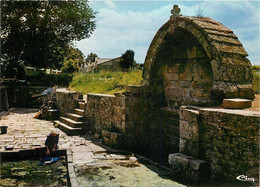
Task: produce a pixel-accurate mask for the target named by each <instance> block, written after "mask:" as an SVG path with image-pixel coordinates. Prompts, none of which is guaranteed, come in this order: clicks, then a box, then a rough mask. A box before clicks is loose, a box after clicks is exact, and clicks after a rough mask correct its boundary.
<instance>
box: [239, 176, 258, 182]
mask: <svg viewBox="0 0 260 187" xmlns="http://www.w3.org/2000/svg"><path fill="white" fill-rule="evenodd" d="M236 179H237V180H240V181H246V182H249V181H252V182H255V179H254V178H249V177H247V176H246V175H239V176H237V177H236Z"/></svg>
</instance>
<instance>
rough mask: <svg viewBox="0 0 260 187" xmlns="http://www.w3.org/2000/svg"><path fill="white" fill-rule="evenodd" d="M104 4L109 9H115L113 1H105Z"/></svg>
mask: <svg viewBox="0 0 260 187" xmlns="http://www.w3.org/2000/svg"><path fill="white" fill-rule="evenodd" d="M105 4H106V5H107V6H108V7H109V8H117V7H116V5H115V4H114V3H113V1H111V0H106V1H105Z"/></svg>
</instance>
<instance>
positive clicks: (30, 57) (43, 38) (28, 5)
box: [1, 0, 96, 68]
mask: <svg viewBox="0 0 260 187" xmlns="http://www.w3.org/2000/svg"><path fill="white" fill-rule="evenodd" d="M95 14H96V13H95V12H94V11H93V10H92V9H91V8H90V7H89V5H88V2H87V0H78V1H1V20H2V23H1V27H2V29H1V42H2V44H1V45H2V49H1V51H2V55H1V60H2V61H3V62H4V63H5V64H8V63H9V64H10V63H11V64H17V65H18V64H25V65H31V66H36V67H43V68H47V67H50V68H51V67H56V68H59V67H61V65H62V63H61V62H63V60H64V56H65V55H66V49H67V47H68V44H70V43H71V42H73V41H75V40H81V39H83V38H87V37H89V36H90V34H91V33H92V32H93V31H94V29H95V21H94V18H95Z"/></svg>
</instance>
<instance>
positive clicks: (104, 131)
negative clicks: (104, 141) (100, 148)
mask: <svg viewBox="0 0 260 187" xmlns="http://www.w3.org/2000/svg"><path fill="white" fill-rule="evenodd" d="M110 135H111V133H110V132H109V131H106V130H103V131H102V137H110Z"/></svg>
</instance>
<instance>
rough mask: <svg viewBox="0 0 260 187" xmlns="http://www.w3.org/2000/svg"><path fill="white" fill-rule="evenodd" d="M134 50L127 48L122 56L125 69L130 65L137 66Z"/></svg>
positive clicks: (122, 65)
mask: <svg viewBox="0 0 260 187" xmlns="http://www.w3.org/2000/svg"><path fill="white" fill-rule="evenodd" d="M134 55H135V53H134V51H133V50H127V51H126V52H125V53H124V54H123V55H122V57H121V62H120V66H121V68H122V69H123V70H128V69H129V68H130V67H134V66H135V60H134Z"/></svg>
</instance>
